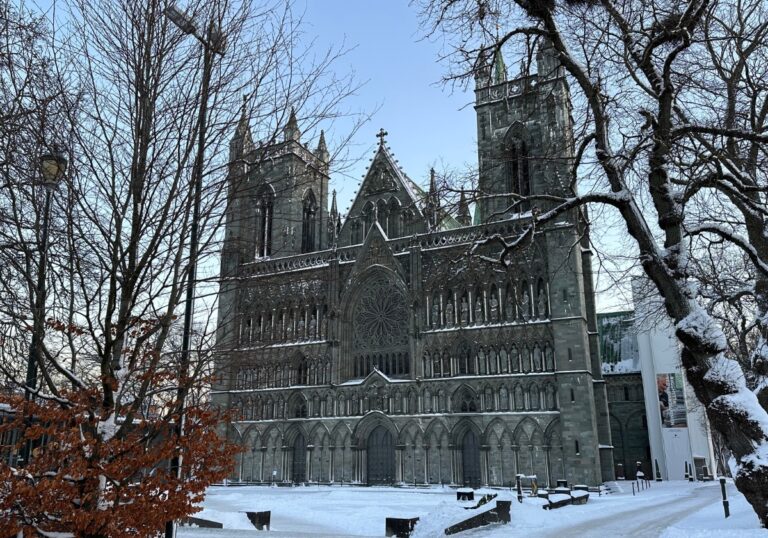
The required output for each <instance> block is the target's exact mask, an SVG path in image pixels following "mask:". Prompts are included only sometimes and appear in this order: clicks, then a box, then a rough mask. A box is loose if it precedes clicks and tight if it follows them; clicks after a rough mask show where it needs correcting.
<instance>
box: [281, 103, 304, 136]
mask: <svg viewBox="0 0 768 538" xmlns="http://www.w3.org/2000/svg"><path fill="white" fill-rule="evenodd" d="M283 140H285V141H286V142H288V141H289V140H295V141H296V142H299V141H300V140H301V131H299V122H298V121H297V120H296V110H294V109H293V108H291V116H290V118H288V123H286V124H285V127H283Z"/></svg>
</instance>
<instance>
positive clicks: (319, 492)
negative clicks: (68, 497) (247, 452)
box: [178, 482, 768, 538]
mask: <svg viewBox="0 0 768 538" xmlns="http://www.w3.org/2000/svg"><path fill="white" fill-rule="evenodd" d="M630 484H631V483H630V482H626V483H621V484H620V486H621V487H622V488H623V489H624V491H623V492H622V493H613V494H609V495H603V496H602V497H598V496H596V495H595V494H592V495H591V496H590V499H589V502H588V503H587V504H586V505H583V506H567V507H564V508H561V509H558V510H553V511H552V512H550V511H546V510H542V508H541V505H540V501H538V500H536V499H526V500H525V501H524V502H523V504H519V503H518V502H517V500H516V499H515V497H514V495H513V493H512V492H510V491H506V490H501V491H493V493H499V496H498V497H497V499H503V498H507V499H512V500H513V502H512V522H511V523H510V524H509V525H492V526H490V527H486V528H481V529H476V530H473V531H469V532H466V533H462V534H461V536H471V537H487V538H497V537H501V536H530V535H533V536H536V537H537V538H541V537H553V538H554V537H557V538H563V537H567V536H578V537H591V536H594V537H598V536H599V537H601V538H605V537H610V536H632V537H635V536H648V537H656V536H662V537H664V538H677V537H695V538H737V537H738V538H751V537H761V538H766V537H768V531H765V530H761V529H760V528H759V524H758V520H757V517H756V516H755V515H754V513H753V512H752V510H751V509H750V507H749V505H748V504H747V503H746V501H745V500H744V498H743V497H742V496H741V495H740V494H739V493H738V492H737V491H736V489H735V488H734V487H733V485H732V484H729V485H728V495H729V500H730V505H731V506H730V507H731V517H730V518H728V519H724V517H723V508H722V503H721V497H720V486H719V484H718V483H716V482H715V483H712V482H710V483H705V484H702V483H689V482H662V483H655V482H654V483H652V487H651V488H650V489H647V490H644V491H641V492H640V493H639V494H637V495H636V496H632V491H631V485H630ZM489 491H490V490H489ZM477 498H479V497H477V496H476V499H477ZM492 502H493V501H492ZM469 504H472V503H459V502H457V501H456V492H455V490H452V489H450V488H440V487H435V488H428V489H427V488H425V489H413V488H403V489H400V488H376V487H373V488H363V487H347V486H345V487H339V486H335V487H328V486H321V487H316V486H315V487H298V488H276V487H272V488H269V487H228V488H225V487H215V488H211V489H210V490H209V491H208V495H207V497H206V500H205V502H204V503H203V507H204V509H203V511H202V512H200V513H199V514H196V516H197V517H201V518H205V519H212V520H215V521H219V522H221V523H223V524H224V529H223V530H209V529H189V528H183V529H180V530H179V532H178V536H179V538H223V537H224V536H233V537H239V536H242V537H255V536H294V537H302V536H327V537H330V536H334V537H339V538H341V537H344V536H384V519H385V518H386V517H419V518H420V520H419V523H418V524H417V525H416V532H415V534H414V538H434V537H437V536H441V535H443V532H442V529H444V528H445V527H447V526H449V525H452V524H453V523H456V522H458V521H461V520H462V519H464V518H466V517H469V516H470V515H473V514H475V513H477V512H475V511H469V510H464V509H463V507H464V506H467V505H469ZM485 509H488V508H485ZM245 510H253V511H261V510H271V511H272V530H271V531H270V532H263V531H261V532H260V531H256V530H254V529H253V526H252V525H251V524H250V522H249V521H248V519H247V518H246V516H245V514H244V513H242V512H243V511H245ZM480 510H483V508H481V509H480Z"/></svg>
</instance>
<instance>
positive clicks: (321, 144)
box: [315, 130, 331, 164]
mask: <svg viewBox="0 0 768 538" xmlns="http://www.w3.org/2000/svg"><path fill="white" fill-rule="evenodd" d="M315 157H317V158H318V159H320V160H321V161H323V162H324V163H326V164H327V163H328V161H329V160H330V159H331V154H330V153H329V152H328V146H327V145H326V144H325V131H323V130H321V131H320V140H318V142H317V148H316V149H315Z"/></svg>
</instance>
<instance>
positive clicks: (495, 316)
mask: <svg viewBox="0 0 768 538" xmlns="http://www.w3.org/2000/svg"><path fill="white" fill-rule="evenodd" d="M490 303H491V321H493V322H494V323H495V322H497V321H499V301H498V299H496V294H495V293H494V294H492V295H491V300H490Z"/></svg>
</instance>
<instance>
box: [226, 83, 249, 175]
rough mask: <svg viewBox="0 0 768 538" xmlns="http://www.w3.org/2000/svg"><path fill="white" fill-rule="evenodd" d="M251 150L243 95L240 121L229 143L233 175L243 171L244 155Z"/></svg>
mask: <svg viewBox="0 0 768 538" xmlns="http://www.w3.org/2000/svg"><path fill="white" fill-rule="evenodd" d="M251 149H253V137H252V136H251V126H250V121H249V117H248V96H247V95H243V104H242V107H241V109H240V120H239V121H238V122H237V127H236V128H235V134H234V135H232V140H230V141H229V162H230V169H231V171H232V172H233V173H235V174H237V173H243V172H244V170H245V166H244V163H243V162H242V160H243V158H244V156H245V155H247V154H248V153H249V152H250V151H251Z"/></svg>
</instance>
